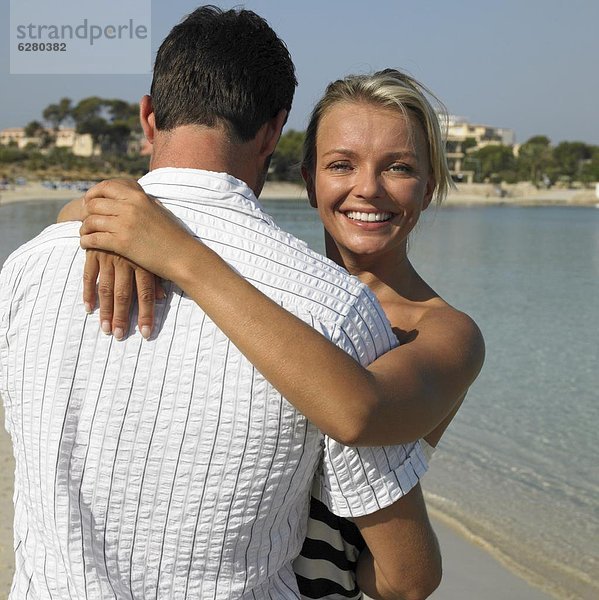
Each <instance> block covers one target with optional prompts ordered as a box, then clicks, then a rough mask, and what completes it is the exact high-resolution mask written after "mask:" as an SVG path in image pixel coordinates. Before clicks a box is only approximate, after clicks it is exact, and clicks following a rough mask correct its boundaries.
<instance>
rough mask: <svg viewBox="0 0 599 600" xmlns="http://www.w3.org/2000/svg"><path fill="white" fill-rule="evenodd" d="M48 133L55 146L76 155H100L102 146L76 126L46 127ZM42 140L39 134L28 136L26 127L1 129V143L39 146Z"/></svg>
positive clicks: (18, 145)
mask: <svg viewBox="0 0 599 600" xmlns="http://www.w3.org/2000/svg"><path fill="white" fill-rule="evenodd" d="M45 131H46V133H47V134H48V135H49V136H50V137H51V138H52V139H53V140H54V142H53V144H52V145H53V146H54V147H55V148H68V149H69V150H71V152H72V153H73V154H74V155H75V156H98V155H99V154H100V148H99V147H98V146H97V145H94V141H93V138H92V136H91V135H90V134H89V133H77V132H76V130H75V128H74V127H61V128H60V129H58V131H54V130H53V129H46V130H45ZM41 142H42V140H41V138H40V137H39V136H35V137H27V136H26V135H25V128H24V127H9V128H7V129H3V130H2V131H0V145H2V146H16V147H17V148H19V149H23V148H25V147H27V146H28V145H29V144H34V145H36V146H39V145H40V144H41Z"/></svg>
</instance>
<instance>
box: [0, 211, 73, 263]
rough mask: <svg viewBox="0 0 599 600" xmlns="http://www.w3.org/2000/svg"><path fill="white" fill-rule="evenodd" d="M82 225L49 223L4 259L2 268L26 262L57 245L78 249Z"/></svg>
mask: <svg viewBox="0 0 599 600" xmlns="http://www.w3.org/2000/svg"><path fill="white" fill-rule="evenodd" d="M80 226H81V224H80V223H77V222H75V221H69V222H65V223H56V224H53V225H49V226H48V227H46V228H45V229H44V230H43V231H41V232H40V233H39V234H38V235H36V236H35V237H34V238H33V239H31V240H29V241H28V242H25V243H24V244H22V245H21V246H19V247H18V248H17V249H16V250H14V251H13V252H12V253H11V254H10V255H9V256H8V258H7V259H6V260H5V261H4V264H3V266H2V269H3V270H5V269H7V268H9V267H14V266H17V265H18V264H20V263H24V262H26V261H27V260H28V259H30V258H31V257H32V256H35V257H40V256H42V255H43V254H45V253H46V252H48V251H51V250H52V248H54V247H56V246H57V245H61V246H64V245H66V246H70V247H72V248H73V250H78V249H79V227H80Z"/></svg>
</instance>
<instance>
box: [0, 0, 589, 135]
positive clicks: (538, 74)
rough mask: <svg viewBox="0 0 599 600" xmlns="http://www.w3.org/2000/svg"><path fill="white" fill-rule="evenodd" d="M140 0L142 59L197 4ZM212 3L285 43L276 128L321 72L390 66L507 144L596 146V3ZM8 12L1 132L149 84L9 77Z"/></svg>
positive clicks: (2, 39) (134, 96)
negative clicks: (543, 141)
mask: <svg viewBox="0 0 599 600" xmlns="http://www.w3.org/2000/svg"><path fill="white" fill-rule="evenodd" d="M18 1H19V2H25V1H27V0H18ZM48 1H49V2H57V3H58V2H60V0H48ZM98 1H101V0H96V2H98ZM150 2H151V8H152V19H151V47H152V61H153V58H154V55H155V53H156V50H157V49H158V46H159V45H160V42H161V41H162V39H163V38H164V37H165V36H166V35H167V34H168V31H169V30H170V28H171V27H172V26H173V25H175V24H176V23H177V22H178V21H179V20H180V19H181V18H182V17H183V16H184V15H186V14H188V13H189V12H191V11H192V10H193V9H194V8H196V7H197V6H198V3H197V2H196V1H193V0H169V1H168V2H165V1H159V0H147V3H148V5H149V4H150ZM212 3H213V4H216V5H218V6H221V7H223V8H232V7H239V6H244V7H245V8H248V9H251V10H254V11H255V12H257V13H258V14H260V15H261V16H263V17H264V18H266V19H267V20H268V22H269V23H270V25H271V26H272V27H273V29H274V30H275V31H276V32H277V33H278V35H279V36H280V37H281V38H282V39H283V40H284V41H285V42H286V44H287V46H288V47H289V50H290V52H291V55H292V57H293V59H294V62H295V65H296V69H297V76H298V80H299V86H298V89H297V92H296V97H295V101H294V106H293V109H292V112H291V115H290V118H289V121H288V124H287V128H293V129H300V130H303V129H305V126H306V123H307V117H308V115H309V112H310V110H311V108H312V106H313V105H314V103H315V102H316V101H317V100H318V98H319V97H320V95H321V94H322V92H323V91H324V88H325V86H326V84H327V83H328V82H329V81H331V80H333V79H337V78H339V77H341V76H343V75H347V74H349V73H363V72H370V71H372V70H378V69H382V68H385V67H394V68H399V69H401V70H405V71H407V72H409V73H410V74H411V75H413V76H415V77H416V78H417V79H419V80H420V81H421V82H423V83H424V84H425V85H427V87H429V88H430V89H431V90H432V91H433V92H434V93H435V94H436V95H437V96H438V97H439V98H440V99H441V100H442V101H443V102H444V104H445V105H446V106H447V108H448V110H449V112H450V113H451V114H454V115H459V116H463V117H465V118H467V119H468V120H469V121H470V122H472V123H476V124H485V125H491V126H496V127H506V128H510V129H513V130H514V131H515V133H516V141H517V142H520V143H521V142H524V141H526V140H527V139H528V138H530V137H531V136H533V135H547V136H548V137H549V139H550V140H551V141H552V143H553V144H557V143H559V142H561V141H565V140H567V141H583V142H586V143H589V144H595V145H599V0H452V1H447V0H410V1H405V0H371V1H368V0H345V1H340V0H300V1H299V2H297V1H287V0H247V1H245V2H243V1H240V2H238V3H235V2H219V1H213V2H212ZM9 10H10V9H9V2H8V0H2V2H1V6H0V23H2V27H3V28H4V31H3V33H2V35H1V36H0V129H3V128H5V127H14V126H23V125H26V124H27V123H28V122H30V121H31V120H33V119H38V120H39V119H40V118H41V113H42V110H43V109H44V108H45V107H46V106H47V105H48V104H51V103H53V102H57V101H58V100H59V99H60V98H62V97H64V96H67V97H70V98H72V99H73V100H74V101H78V100H80V99H81V98H84V97H86V96H92V95H97V96H101V97H106V98H115V97H117V98H123V99H125V100H128V101H137V100H139V98H140V97H141V96H142V95H143V94H145V93H147V92H148V90H149V86H150V81H151V77H150V74H149V73H148V74H145V75H10V74H9V70H10V66H9V65H10V61H9V51H10V41H9V36H8V35H7V33H8V23H9Z"/></svg>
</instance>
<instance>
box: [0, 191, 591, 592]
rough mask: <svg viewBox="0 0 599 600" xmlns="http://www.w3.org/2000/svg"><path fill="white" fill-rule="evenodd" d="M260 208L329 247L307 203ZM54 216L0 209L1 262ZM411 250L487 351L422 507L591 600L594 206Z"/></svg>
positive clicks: (474, 219) (435, 232)
mask: <svg viewBox="0 0 599 600" xmlns="http://www.w3.org/2000/svg"><path fill="white" fill-rule="evenodd" d="M264 205H265V207H266V209H267V210H268V212H270V213H271V214H272V215H273V216H274V217H275V218H276V220H277V221H278V222H279V224H280V225H281V226H282V227H283V228H285V229H287V230H289V231H292V232H293V233H295V234H296V235H298V236H299V237H302V238H303V239H305V240H306V241H308V243H309V244H310V245H311V246H312V247H313V248H315V249H316V250H319V251H321V252H322V251H323V241H322V227H321V225H320V223H319V221H318V218H317V215H316V213H315V211H313V210H311V209H309V208H308V207H307V206H306V205H305V204H304V202H301V201H264ZM59 206H60V204H57V203H53V202H45V203H19V204H12V205H7V206H0V235H1V237H0V261H2V260H4V258H5V257H6V255H8V253H9V252H10V251H11V250H12V249H14V248H15V247H16V246H17V245H19V244H20V243H21V242H23V241H25V240H26V239H28V238H30V237H32V236H33V235H35V234H36V233H37V232H38V231H40V230H41V229H42V228H43V227H44V226H45V225H46V224H47V223H50V222H52V220H53V219H54V216H55V214H56V212H57V210H58V207H59ZM411 254H412V257H413V260H414V262H415V264H416V265H417V267H418V268H419V270H420V271H421V273H422V274H423V275H424V276H425V278H426V279H427V281H429V283H431V284H432V285H433V287H434V288H435V289H436V290H437V291H438V292H439V293H440V294H441V295H443V296H444V297H445V298H446V299H447V300H448V301H449V302H451V303H453V304H455V305H456V306H458V307H459V308H461V309H463V310H465V311H466V312H468V313H469V314H470V315H472V316H473V317H474V319H475V320H476V321H477V322H478V323H479V325H480V327H481V329H482V330H483V333H484V335H485V339H486V343H487V360H486V363H485V366H484V369H483V372H482V373H481V375H480V377H479V379H478V380H477V382H476V383H475V384H474V386H473V387H472V389H471V391H470V393H469V395H468V398H467V399H466V402H465V404H464V406H463V407H462V409H461V410H460V412H459V413H458V416H457V417H456V419H455V420H454V422H453V423H452V425H451V427H450V429H449V430H448V432H447V434H446V436H445V437H444V438H443V440H442V442H441V445H440V450H439V452H438V453H437V455H436V456H435V460H434V461H433V464H432V467H431V472H430V474H429V475H428V476H427V477H426V479H425V482H424V488H425V490H426V492H427V500H428V503H429V505H430V506H431V507H432V508H433V509H434V510H435V511H437V512H439V513H441V514H442V515H443V516H445V518H447V519H448V520H450V521H452V522H453V523H454V524H457V525H458V526H459V527H461V528H462V530H463V531H464V532H465V533H466V534H467V535H469V536H471V537H475V538H477V539H478V541H479V542H482V543H483V544H484V545H486V547H487V548H488V549H489V550H490V551H492V552H493V553H495V554H496V555H497V556H499V557H500V558H501V559H502V560H504V561H505V562H507V563H508V564H509V565H510V566H512V568H515V569H516V570H518V571H520V573H521V574H523V575H524V576H525V577H527V578H528V579H530V580H531V581H533V582H536V583H538V584H541V585H543V586H544V587H545V589H547V590H548V591H550V592H552V593H553V594H554V595H555V596H556V597H559V598H577V599H584V600H587V599H588V600H590V599H591V598H593V599H595V598H598V597H599V583H598V578H599V577H598V574H599V552H598V544H599V470H598V469H597V466H596V462H597V461H596V456H597V451H596V446H597V434H596V430H597V426H598V425H599V402H598V400H599V391H598V390H599V374H598V369H597V365H598V362H599V341H598V332H599V308H598V303H597V298H599V210H596V209H594V208H558V207H543V208H517V207H468V208H445V209H441V210H438V211H437V212H434V211H428V212H427V213H426V214H425V218H424V219H423V222H422V224H421V225H420V227H419V229H418V231H417V232H416V233H415V235H414V237H413V240H412V246H411Z"/></svg>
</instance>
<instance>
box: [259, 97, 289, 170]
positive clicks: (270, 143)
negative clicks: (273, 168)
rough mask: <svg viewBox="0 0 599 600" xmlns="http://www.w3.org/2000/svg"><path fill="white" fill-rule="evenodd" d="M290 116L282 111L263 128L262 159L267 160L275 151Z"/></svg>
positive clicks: (261, 141) (260, 150)
mask: <svg viewBox="0 0 599 600" xmlns="http://www.w3.org/2000/svg"><path fill="white" fill-rule="evenodd" d="M288 115H289V112H288V111H286V110H285V109H282V110H280V111H279V112H278V113H277V115H276V116H274V117H273V118H272V119H269V120H268V121H267V122H266V123H264V125H263V126H262V129H263V131H262V136H261V140H260V149H259V152H260V155H261V157H263V158H266V157H268V156H270V155H271V154H272V153H273V152H274V151H275V148H276V147H277V144H278V142H279V138H280V137H281V132H282V131H283V126H284V125H285V122H286V121H287V116H288Z"/></svg>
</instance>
